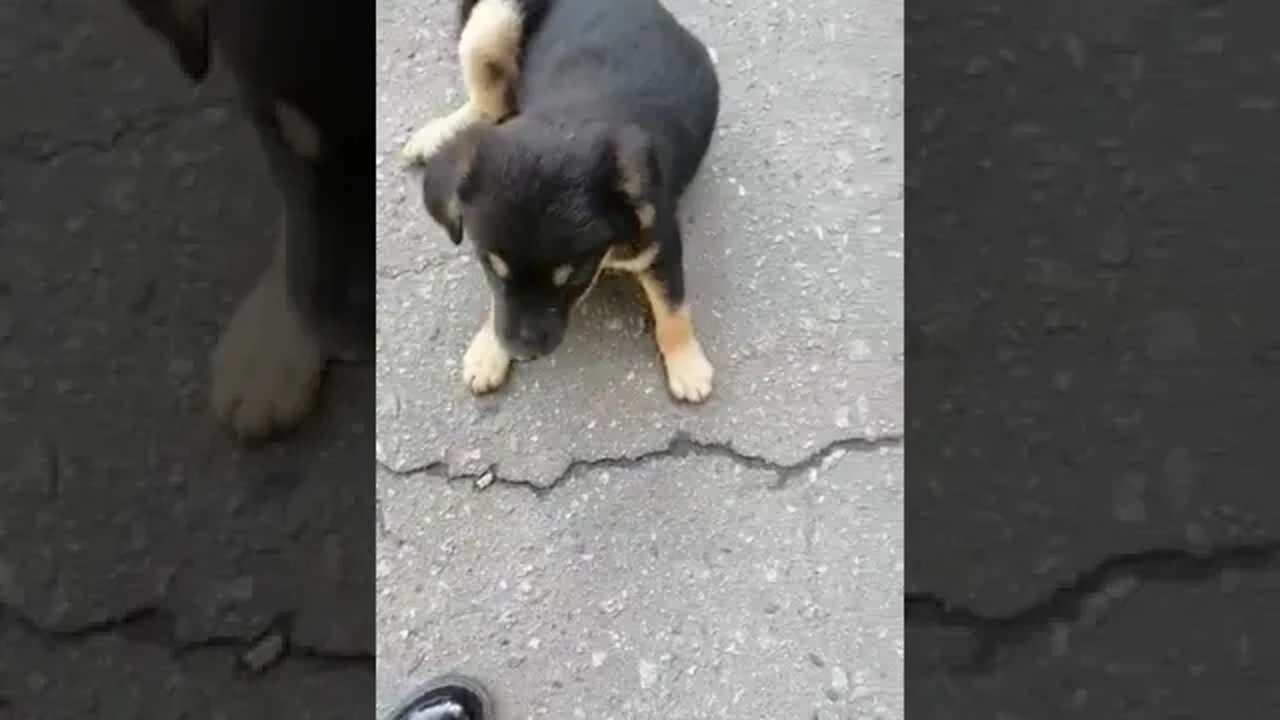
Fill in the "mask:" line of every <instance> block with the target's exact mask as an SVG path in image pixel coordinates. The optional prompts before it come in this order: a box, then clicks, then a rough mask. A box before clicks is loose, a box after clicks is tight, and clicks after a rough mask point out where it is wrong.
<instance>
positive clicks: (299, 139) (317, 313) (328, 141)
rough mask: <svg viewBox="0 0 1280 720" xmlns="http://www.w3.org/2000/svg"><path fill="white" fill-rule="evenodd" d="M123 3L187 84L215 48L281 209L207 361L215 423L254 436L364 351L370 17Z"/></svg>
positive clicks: (231, 3)
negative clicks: (256, 268) (265, 252)
mask: <svg viewBox="0 0 1280 720" xmlns="http://www.w3.org/2000/svg"><path fill="white" fill-rule="evenodd" d="M129 4H130V5H131V6H132V7H133V9H134V10H135V11H136V12H137V14H138V16H139V17H140V18H141V20H142V21H143V22H144V23H145V24H146V25H147V26H148V27H150V28H151V29H152V30H153V31H154V32H156V33H157V34H158V35H160V36H161V37H162V38H164V39H165V40H167V41H168V42H169V43H170V45H171V48H172V50H173V52H174V54H175V56H176V58H177V61H178V63H179V65H180V66H181V68H182V69H183V71H184V72H185V73H186V74H187V76H188V77H189V78H190V79H191V80H192V81H194V82H200V81H202V80H203V79H204V78H205V77H206V76H207V74H208V73H209V69H210V64H211V57H212V52H213V49H214V48H216V49H218V50H219V51H220V52H221V54H222V56H223V57H224V59H225V60H226V61H227V63H226V64H227V66H228V68H229V69H230V70H231V72H232V74H233V75H234V77H235V79H236V81H237V85H238V87H239V95H240V100H241V101H242V102H243V105H244V108H245V110H246V112H247V115H248V116H249V118H250V120H251V121H252V122H253V126H254V128H255V129H256V131H257V135H258V137H259V140H260V141H261V143H262V146H263V149H264V151H265V152H266V156H267V160H268V164H269V166H270V169H271V173H272V176H273V178H274V181H275V185H276V187H277V188H278V190H279V192H280V197H281V200H282V201H283V202H282V204H283V212H282V220H281V228H280V231H279V237H278V239H277V242H276V247H275V250H274V256H273V259H272V261H271V263H270V264H269V266H268V267H267V269H266V270H265V272H263V274H262V276H261V277H260V278H259V280H258V282H257V285H256V286H255V287H254V288H253V289H252V290H251V291H250V292H249V293H248V295H247V296H246V297H245V298H244V300H242V301H241V303H240V305H239V307H238V309H237V310H236V311H235V314H234V315H233V316H232V318H231V321H230V322H229V323H228V325H227V327H226V329H225V330H224V332H223V334H222V336H221V339H220V340H219V341H218V344H217V346H216V347H215V349H214V351H213V354H212V356H211V358H210V367H211V371H212V387H211V402H212V405H213V409H214V411H215V413H216V414H217V416H218V417H219V418H220V419H221V420H222V421H223V422H224V423H225V424H226V425H227V426H228V427H229V428H230V430H231V431H232V432H233V433H234V435H235V436H236V437H238V438H240V439H242V440H245V441H254V440H262V439H266V438H268V437H271V436H273V435H275V434H277V433H280V432H283V431H286V430H289V429H292V428H293V427H294V426H296V425H297V424H299V423H300V422H301V421H302V420H303V418H304V417H305V416H306V415H307V414H308V413H309V411H310V410H311V408H312V407H313V406H314V405H315V403H316V399H317V396H318V393H319V389H320V385H321V379H322V375H323V372H324V369H325V365H326V362H327V361H329V360H331V359H337V358H346V359H349V358H353V357H360V356H366V355H368V354H370V353H371V352H372V347H373V328H374V314H373V313H374V305H373V274H374V242H373V233H372V227H373V198H372V192H373V187H374V185H373V183H374V177H373V165H372V163H370V162H369V157H370V156H371V155H372V153H373V149H374V117H373V115H372V114H371V113H370V110H369V109H370V107H371V106H372V103H373V99H374V98H373V84H372V83H371V82H370V73H371V72H372V70H373V23H372V18H371V15H372V13H370V11H369V8H367V7H365V6H358V5H356V4H352V3H347V2H342V1H341V0H270V1H268V2H263V1H262V0H129ZM225 191H226V192H236V191H237V188H234V187H228V188H225Z"/></svg>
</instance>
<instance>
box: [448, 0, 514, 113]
mask: <svg viewBox="0 0 1280 720" xmlns="http://www.w3.org/2000/svg"><path fill="white" fill-rule="evenodd" d="M523 33H524V16H523V14H522V13H521V11H520V6H519V4H517V3H516V2H514V0H481V1H480V2H479V3H477V4H476V6H475V7H474V8H473V9H472V10H471V15H470V16H469V17H468V18H467V25H466V27H464V28H463V29H462V36H461V38H460V39H459V40H458V58H459V60H460V61H461V65H462V82H463V84H464V85H465V86H466V88H467V101H468V103H469V104H470V105H472V106H473V107H474V108H475V110H476V112H477V113H478V115H479V116H480V117H481V118H483V119H485V120H488V121H489V122H495V123H496V122H498V121H499V120H501V119H503V118H504V117H506V116H507V115H510V114H511V112H512V111H513V110H514V108H510V107H508V106H507V98H508V94H509V88H511V87H514V86H515V83H516V82H517V80H518V77H519V68H518V67H517V61H518V59H519V56H520V39H521V36H522V35H523Z"/></svg>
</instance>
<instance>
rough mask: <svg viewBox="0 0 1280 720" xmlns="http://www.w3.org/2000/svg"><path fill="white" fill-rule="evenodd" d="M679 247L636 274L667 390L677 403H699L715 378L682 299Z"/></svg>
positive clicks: (707, 394) (682, 275)
mask: <svg viewBox="0 0 1280 720" xmlns="http://www.w3.org/2000/svg"><path fill="white" fill-rule="evenodd" d="M678 248H679V245H678V244H676V245H673V246H668V247H664V248H663V249H662V251H661V253H664V254H666V256H665V257H664V255H663V254H659V256H658V259H657V262H656V263H655V264H654V265H653V267H651V268H649V269H648V270H645V271H643V272H641V273H640V274H639V279H640V286H641V287H642V288H644V294H645V297H647V298H648V299H649V307H650V308H651V309H652V310H653V325H654V328H653V329H654V336H655V338H656V339H657V341H658V351H659V352H660V353H662V364H663V365H664V366H665V367H666V371H667V387H668V388H669V389H670V390H671V394H672V395H673V396H674V397H675V398H676V399H677V400H684V401H686V402H691V403H700V402H702V401H704V400H706V399H707V398H708V397H710V396H711V379H712V377H713V376H714V374H715V371H714V369H713V368H712V367H711V363H710V361H708V360H707V356H706V355H705V354H704V353H703V352H702V344H701V343H699V342H698V337H697V335H695V334H694V331H693V318H692V315H691V313H690V311H689V303H688V301H687V300H686V299H685V296H684V268H683V267H682V266H681V263H680V257H679V250H678Z"/></svg>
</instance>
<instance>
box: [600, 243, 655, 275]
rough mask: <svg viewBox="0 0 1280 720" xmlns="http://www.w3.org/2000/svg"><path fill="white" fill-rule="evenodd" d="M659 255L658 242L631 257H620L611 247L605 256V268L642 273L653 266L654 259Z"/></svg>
mask: <svg viewBox="0 0 1280 720" xmlns="http://www.w3.org/2000/svg"><path fill="white" fill-rule="evenodd" d="M657 257H658V246H657V244H656V243H653V244H650V245H648V246H646V247H645V248H644V249H643V250H641V251H640V252H638V253H636V254H635V255H633V256H631V257H620V256H619V254H618V253H617V252H615V250H614V249H613V248H610V249H609V252H608V254H606V255H605V256H604V268H605V269H606V270H616V271H619V272H629V273H642V272H644V271H646V270H648V269H649V268H650V267H653V261H654V260H655V259H656V258H657Z"/></svg>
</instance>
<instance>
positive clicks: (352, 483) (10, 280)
mask: <svg viewBox="0 0 1280 720" xmlns="http://www.w3.org/2000/svg"><path fill="white" fill-rule="evenodd" d="M0 108H3V110H2V111H0V258H3V259H2V260H0V717H4V718H9V717H14V718H42V719H50V718H84V717H111V718H117V717H118V718H131V717H138V718H161V717H238V718H249V717H270V718H278V717H317V718H318V717H331V718H350V717H356V716H358V715H361V714H363V713H367V712H368V703H367V700H366V699H367V698H368V697H369V696H370V694H371V693H372V687H373V685H372V683H373V677H372V676H373V664H372V651H373V648H372V644H371V638H372V637H373V627H372V622H373V609H372V597H371V595H372V584H373V568H372V566H371V564H370V559H371V557H372V552H373V548H372V544H373V513H372V510H373V487H372V485H371V482H370V475H371V473H370V469H369V458H370V457H371V455H372V444H373V438H372V431H373V427H372V424H371V422H370V421H371V415H372V412H371V411H372V406H373V398H372V384H373V383H372V375H373V370H372V367H364V368H342V369H339V370H337V371H336V372H335V374H334V377H333V382H332V384H331V387H330V388H329V392H328V393H327V395H326V402H325V404H326V410H325V412H324V413H323V414H322V415H321V416H320V417H319V419H317V420H316V421H315V422H312V423H311V424H310V425H309V426H308V427H306V428H305V429H304V430H303V431H302V432H301V433H300V435H299V436H298V437H296V438H294V441H293V442H291V443H288V444H286V445H282V446H278V447H270V448H264V449H261V450H257V451H252V452H242V451H237V450H236V449H234V448H233V447H232V446H231V444H230V443H229V442H228V440H227V439H226V437H225V436H224V435H223V434H222V433H221V431H220V430H219V429H218V428H217V427H216V426H215V424H214V422H213V420H212V416H211V413H209V411H208V409H207V405H206V393H207V354H208V352H209V350H210V348H211V347H212V344H213V342H214V339H215V338H216V336H217V333H218V332H219V330H220V328H221V326H222V324H223V323H224V322H225V321H226V319H227V317H228V316H229V315H230V312H231V310H232V308H233V307H234V303H235V302H236V301H237V300H238V299H239V297H240V296H241V294H242V293H244V292H245V290H246V289H247V288H248V287H249V286H250V285H251V283H252V282H253V281H254V280H255V279H256V277H257V275H258V273H259V272H260V269H261V267H262V263H263V262H264V260H265V259H266V258H267V257H268V254H269V252H270V249H271V243H272V239H273V234H274V232H275V231H276V229H277V228H278V209H277V205H276V201H275V198H274V192H273V190H272V187H271V185H270V183H269V182H268V179H267V177H266V168H265V164H264V163H263V161H262V159H261V157H260V155H259V151H258V148H257V145H256V142H255V140H254V138H253V136H252V134H251V133H250V131H249V129H248V128H247V126H246V125H245V124H244V123H242V122H240V121H239V119H238V117H237V110H236V108H235V103H234V101H233V95H232V92H231V89H230V87H229V85H228V82H227V77H226V75H225V74H224V73H222V72H220V71H217V70H215V73H214V75H213V77H212V78H211V79H210V82H209V83H208V84H207V85H205V86H204V87H201V88H198V89H197V88H192V87H190V86H189V85H188V84H187V82H186V80H185V78H183V77H182V76H181V74H180V73H179V72H178V70H177V68H176V66H175V64H174V63H173V62H172V60H171V59H170V58H169V56H168V54H167V51H166V50H165V48H164V47H163V46H162V45H161V44H160V43H159V42H158V41H157V40H155V39H154V38H153V37H152V36H151V35H150V34H148V33H147V32H145V31H144V30H143V29H142V28H141V27H140V25H139V23H138V22H137V21H136V20H134V18H133V17H132V16H131V15H129V14H128V13H127V12H126V10H125V9H124V7H123V3H114V2H109V3H75V2H60V1H55V2H43V3H4V4H2V5H0ZM272 627H277V628H280V629H281V630H282V631H283V632H285V633H286V634H288V635H289V637H290V638H291V640H292V645H291V649H290V651H289V652H288V653H287V654H286V656H285V657H283V659H282V662H279V663H278V664H276V665H275V666H274V667H272V668H270V669H268V670H266V671H265V672H263V673H257V674H255V673H242V672H239V671H238V670H237V669H236V667H237V666H236V663H237V658H238V657H239V656H240V655H241V654H242V653H243V652H244V651H245V650H246V649H248V648H250V647H254V641H255V639H257V638H258V637H259V635H260V634H261V633H263V632H264V631H266V630H268V628H272Z"/></svg>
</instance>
